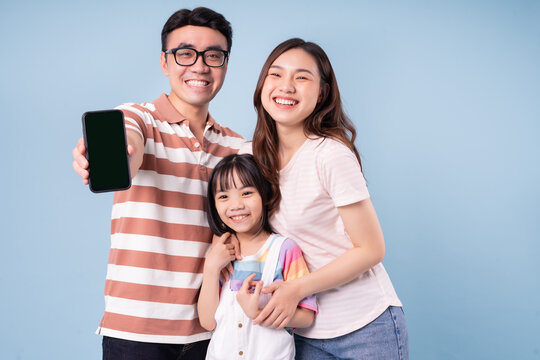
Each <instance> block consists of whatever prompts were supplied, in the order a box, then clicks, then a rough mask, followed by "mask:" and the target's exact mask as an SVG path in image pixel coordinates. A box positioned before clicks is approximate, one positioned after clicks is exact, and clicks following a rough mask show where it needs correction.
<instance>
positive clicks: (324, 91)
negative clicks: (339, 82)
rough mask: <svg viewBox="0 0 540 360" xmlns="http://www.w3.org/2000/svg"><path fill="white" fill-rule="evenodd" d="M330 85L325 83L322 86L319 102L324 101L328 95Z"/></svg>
mask: <svg viewBox="0 0 540 360" xmlns="http://www.w3.org/2000/svg"><path fill="white" fill-rule="evenodd" d="M329 88H330V86H329V85H328V84H327V83H324V85H323V86H321V88H320V90H319V97H318V98H317V104H318V103H320V102H322V101H323V100H324V99H326V96H327V95H328V89H329Z"/></svg>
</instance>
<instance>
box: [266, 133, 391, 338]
mask: <svg viewBox="0 0 540 360" xmlns="http://www.w3.org/2000/svg"><path fill="white" fill-rule="evenodd" d="M280 189H281V196H282V197H281V202H280V205H279V209H278V211H277V212H276V213H275V214H274V215H273V217H272V219H271V224H272V226H273V227H274V229H275V230H276V231H277V232H279V233H280V234H282V235H284V236H287V237H290V238H292V239H294V240H295V241H296V242H297V243H298V245H299V246H300V248H301V249H302V252H303V253H304V259H305V260H306V263H307V265H308V268H309V271H310V272H314V271H316V270H317V269H320V268H321V267H323V266H325V265H327V264H328V263H330V262H331V261H333V260H335V259H336V258H338V257H339V256H341V255H342V254H344V253H345V252H346V251H347V250H349V249H351V248H352V247H353V245H352V242H351V240H350V238H349V236H348V235H347V233H346V231H345V227H344V224H343V221H342V220H341V217H340V216H339V212H338V207H340V206H345V205H349V204H354V203H356V202H359V201H362V200H365V199H367V198H369V192H368V189H367V187H366V183H365V181H364V176H363V175H362V171H361V169H360V165H359V163H358V160H357V159H356V157H355V155H354V154H353V152H352V151H351V150H349V148H347V147H346V146H345V145H343V144H342V143H340V142H339V141H336V140H333V139H330V138H327V139H323V138H314V139H307V140H306V141H305V142H304V144H303V145H302V146H301V147H300V149H298V151H297V152H296V153H295V154H294V156H293V157H292V159H291V160H290V161H289V163H288V164H287V165H286V166H285V167H284V168H283V169H281V171H280ZM317 303H318V309H319V312H318V313H317V316H316V317H315V321H314V323H313V325H312V326H311V327H309V328H306V329H297V333H298V334H299V335H302V336H305V337H308V338H316V339H328V338H334V337H337V336H341V335H345V334H348V333H350V332H352V331H354V330H357V329H359V328H361V327H363V326H365V325H367V324H369V323H370V322H371V321H373V320H375V319H376V318H377V317H378V316H379V315H380V314H382V313H383V312H384V311H385V310H386V308H387V307H388V306H390V305H393V306H401V302H400V300H399V298H398V296H397V295H396V292H395V290H394V287H393V286H392V282H391V281H390V278H389V277H388V274H387V273H386V270H385V269H384V266H383V265H382V263H379V264H377V265H375V266H374V267H372V268H371V269H369V270H368V271H366V272H365V273H363V274H360V275H359V276H358V277H357V278H356V279H354V280H352V281H350V282H349V283H347V284H344V285H341V286H338V287H336V288H334V289H330V290H328V291H323V292H320V293H317Z"/></svg>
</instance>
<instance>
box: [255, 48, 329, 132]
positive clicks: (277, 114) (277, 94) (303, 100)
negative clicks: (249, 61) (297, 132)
mask: <svg viewBox="0 0 540 360" xmlns="http://www.w3.org/2000/svg"><path fill="white" fill-rule="evenodd" d="M320 83H321V77H320V75H319V69H318V67H317V63H316V62H315V59H314V58H313V57H312V56H311V55H310V54H308V53H307V52H306V51H304V50H302V49H291V50H288V51H286V52H284V53H283V54H281V55H280V56H279V57H278V58H277V59H276V60H275V61H274V62H273V63H272V65H271V66H270V69H269V70H268V74H267V75H266V80H265V81H264V84H263V87H262V92H261V102H262V105H263V107H264V109H265V110H266V111H267V112H268V114H270V116H271V117H272V118H273V119H274V120H275V121H276V126H277V127H278V128H291V129H298V128H300V129H303V122H304V120H305V119H306V118H307V117H308V116H309V115H310V114H311V113H312V112H313V110H314V109H315V106H316V105H317V103H318V102H319V101H320V95H321V88H320Z"/></svg>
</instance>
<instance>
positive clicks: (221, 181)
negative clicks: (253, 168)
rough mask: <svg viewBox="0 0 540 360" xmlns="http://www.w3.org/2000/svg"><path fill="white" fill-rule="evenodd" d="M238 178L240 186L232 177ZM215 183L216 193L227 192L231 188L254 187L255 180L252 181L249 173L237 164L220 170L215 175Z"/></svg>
mask: <svg viewBox="0 0 540 360" xmlns="http://www.w3.org/2000/svg"><path fill="white" fill-rule="evenodd" d="M235 174H236V176H237V177H238V179H239V180H240V182H241V183H240V184H237V183H236V181H235V179H234V175H235ZM216 175H217V176H216V177H217V181H216V183H217V184H218V185H219V186H218V188H217V189H216V192H218V191H227V190H229V189H231V188H236V189H238V188H240V187H243V186H255V181H254V180H255V179H253V176H252V175H251V174H250V173H249V171H248V170H247V169H246V168H244V167H243V166H239V165H238V164H234V163H233V164H230V166H227V167H223V168H221V171H220V172H219V173H218V174H216Z"/></svg>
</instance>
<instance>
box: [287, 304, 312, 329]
mask: <svg viewBox="0 0 540 360" xmlns="http://www.w3.org/2000/svg"><path fill="white" fill-rule="evenodd" d="M314 319H315V311H313V310H310V309H306V308H303V307H300V306H297V307H296V310H295V311H294V315H293V317H292V318H291V320H289V322H288V323H287V326H288V327H291V328H298V329H302V328H307V327H310V326H311V324H313V320H314Z"/></svg>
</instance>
